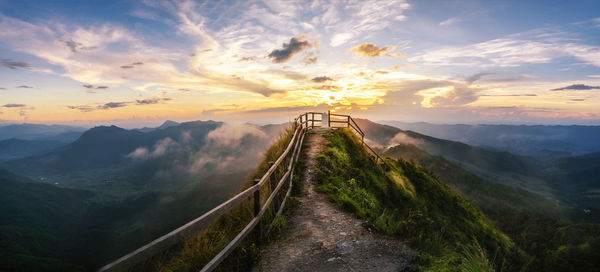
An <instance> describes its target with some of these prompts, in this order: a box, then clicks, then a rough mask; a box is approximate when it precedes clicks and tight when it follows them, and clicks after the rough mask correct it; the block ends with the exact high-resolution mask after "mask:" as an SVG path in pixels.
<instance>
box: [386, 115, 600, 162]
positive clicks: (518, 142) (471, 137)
mask: <svg viewBox="0 0 600 272" xmlns="http://www.w3.org/2000/svg"><path fill="white" fill-rule="evenodd" d="M382 123H384V124H388V125H392V126H395V127H398V128H400V129H403V130H411V131H415V132H418V133H423V134H426V135H429V136H433V137H437V138H442V139H447V140H453V141H459V142H463V143H466V144H469V145H475V146H487V147H492V148H495V149H502V150H506V151H509V152H511V153H516V154H521V155H529V156H536V157H538V158H541V159H555V158H560V157H567V156H572V155H578V154H579V155H581V154H585V153H589V152H595V151H600V141H598V140H597V139H599V138H600V126H576V125H575V126H543V125H532V126H529V125H461V124H457V125H440V124H430V123H423V122H420V123H404V122H398V121H382Z"/></svg>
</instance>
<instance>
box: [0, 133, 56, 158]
mask: <svg viewBox="0 0 600 272" xmlns="http://www.w3.org/2000/svg"><path fill="white" fill-rule="evenodd" d="M64 145H65V144H64V143H62V142H59V141H44V140H20V139H15V138H12V139H8V140H2V141H0V160H13V159H19V158H24V157H28V156H33V155H39V154H41V153H44V152H48V151H50V150H53V149H56V148H58V147H61V146H64Z"/></svg>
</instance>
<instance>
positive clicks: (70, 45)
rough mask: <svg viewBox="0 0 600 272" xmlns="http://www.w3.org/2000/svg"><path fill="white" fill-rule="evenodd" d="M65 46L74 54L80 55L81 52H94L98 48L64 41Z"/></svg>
mask: <svg viewBox="0 0 600 272" xmlns="http://www.w3.org/2000/svg"><path fill="white" fill-rule="evenodd" d="M62 42H63V43H64V45H65V46H66V47H67V48H69V49H70V50H71V52H73V53H78V52H80V50H93V49H96V48H98V47H96V46H83V44H82V43H80V42H76V41H73V40H72V39H71V40H66V41H62Z"/></svg>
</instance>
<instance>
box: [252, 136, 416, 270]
mask: <svg viewBox="0 0 600 272" xmlns="http://www.w3.org/2000/svg"><path fill="white" fill-rule="evenodd" d="M304 141H305V143H306V144H305V145H304V147H305V148H304V150H303V154H302V156H303V160H304V163H305V167H304V169H305V170H304V171H305V172H304V173H303V175H302V179H303V182H302V184H303V188H302V194H301V196H300V197H299V201H300V203H299V204H298V205H297V206H296V207H295V208H294V210H293V211H292V213H291V215H290V216H289V218H288V219H287V220H288V221H287V224H286V226H285V227H284V229H283V230H282V231H281V233H279V234H278V235H276V236H275V237H273V240H272V241H271V242H270V243H269V244H267V245H266V246H265V248H264V249H263V250H261V259H260V261H259V262H258V263H257V265H256V266H255V267H254V269H253V271H278V272H279V271H311V272H312V271H315V272H316V271H378V272H379V271H404V270H407V269H408V264H409V261H410V259H411V257H412V256H413V251H412V250H411V249H410V248H408V247H407V246H406V245H404V244H403V243H402V241H400V240H398V239H396V238H394V237H390V236H386V235H382V234H379V233H376V232H375V231H374V230H372V229H370V228H369V227H368V224H366V223H365V221H364V220H361V219H358V218H356V217H355V216H354V215H353V214H350V213H348V212H346V211H343V210H341V209H340V208H338V207H337V206H336V205H335V203H332V202H331V201H330V200H329V199H328V198H327V196H326V195H323V194H320V193H318V192H317V191H316V186H317V185H316V184H317V182H316V180H315V178H314V174H313V172H314V169H315V165H316V163H317V161H316V159H315V157H316V156H317V155H318V154H320V153H321V152H322V150H323V148H325V143H326V139H325V138H324V137H323V131H316V132H313V133H307V134H306V136H305V139H304Z"/></svg>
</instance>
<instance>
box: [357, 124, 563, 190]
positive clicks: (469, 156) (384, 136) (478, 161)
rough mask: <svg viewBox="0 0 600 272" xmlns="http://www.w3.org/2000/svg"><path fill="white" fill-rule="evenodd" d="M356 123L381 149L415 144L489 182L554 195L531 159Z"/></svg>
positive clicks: (379, 125)
mask: <svg viewBox="0 0 600 272" xmlns="http://www.w3.org/2000/svg"><path fill="white" fill-rule="evenodd" d="M356 122H357V123H358V125H359V126H360V127H361V128H362V129H363V131H364V132H365V134H366V137H367V139H368V140H371V141H373V142H375V143H376V144H378V145H381V146H382V147H390V146H395V145H398V144H413V145H415V146H417V147H418V148H420V149H422V150H424V151H426V152H428V153H431V154H434V155H439V156H442V157H444V158H446V159H448V160H450V161H452V162H454V163H457V164H458V165H459V166H461V167H463V168H466V169H467V170H469V171H472V172H474V173H475V174H477V175H480V176H481V177H483V178H485V179H487V180H490V181H493V182H498V183H503V184H508V185H513V186H518V187H522V188H525V189H528V190H530V191H533V192H541V193H544V194H546V195H553V189H552V188H550V187H549V186H548V185H547V184H545V182H544V181H543V180H542V177H541V175H542V174H541V173H540V171H539V170H538V169H539V168H540V167H539V165H537V163H536V162H535V161H534V160H533V159H531V158H528V157H524V156H518V155H514V154H511V153H509V152H504V151H497V150H492V149H487V148H481V147H474V146H470V145H467V144H464V143H460V142H455V141H448V140H442V139H439V138H434V137H430V136H427V135H423V134H420V133H416V132H413V131H403V130H401V129H399V128H396V127H392V126H388V125H381V124H377V123H374V122H372V121H369V120H366V119H356Z"/></svg>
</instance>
